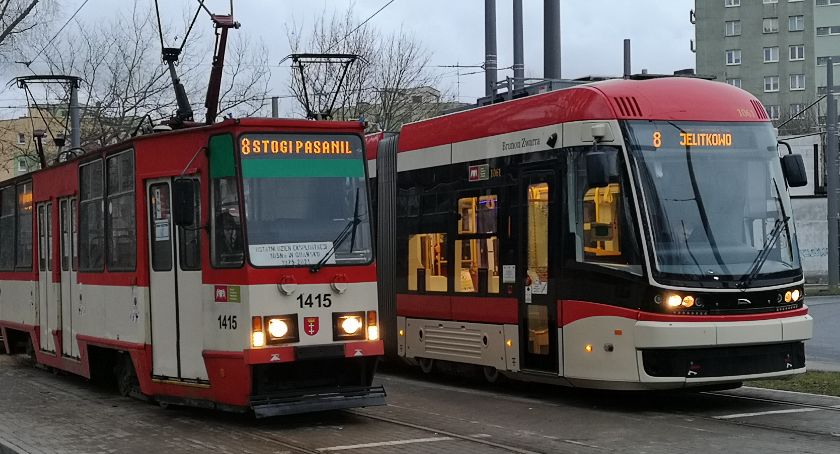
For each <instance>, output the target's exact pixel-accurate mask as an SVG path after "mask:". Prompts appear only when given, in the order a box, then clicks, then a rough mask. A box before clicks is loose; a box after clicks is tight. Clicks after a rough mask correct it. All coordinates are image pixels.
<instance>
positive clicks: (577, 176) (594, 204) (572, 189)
mask: <svg viewBox="0 0 840 454" xmlns="http://www.w3.org/2000/svg"><path fill="white" fill-rule="evenodd" d="M599 151H601V152H604V153H606V155H607V158H608V159H607V161H608V162H609V167H610V169H609V170H610V175H611V177H610V182H609V184H607V185H606V186H600V187H596V186H592V185H591V184H590V183H589V181H588V178H587V174H586V154H587V153H589V152H590V151H589V148H587V147H581V148H580V149H575V150H574V151H573V152H571V153H569V154H568V156H569V158H568V159H569V162H568V173H569V174H568V178H567V180H568V182H569V183H568V184H569V190H568V195H569V197H570V200H569V230H570V231H571V232H573V233H574V235H575V246H576V247H575V249H576V251H575V253H576V260H577V261H578V262H585V263H598V264H603V265H607V266H611V267H616V268H621V269H626V270H629V271H631V272H634V273H637V274H641V272H642V267H641V257H640V253H639V249H638V244H637V242H636V233H635V232H636V223H635V220H634V218H633V215H632V210H631V209H630V207H632V204H631V200H632V199H631V198H630V191H629V185H628V182H627V179H626V176H625V172H624V171H623V168H624V160H623V159H622V158H621V153H620V151H619V149H617V148H613V147H600V148H599Z"/></svg>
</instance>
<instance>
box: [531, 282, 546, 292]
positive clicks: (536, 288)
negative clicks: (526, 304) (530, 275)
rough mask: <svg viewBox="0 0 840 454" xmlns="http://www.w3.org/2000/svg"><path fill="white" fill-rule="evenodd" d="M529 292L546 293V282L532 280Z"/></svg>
mask: <svg viewBox="0 0 840 454" xmlns="http://www.w3.org/2000/svg"><path fill="white" fill-rule="evenodd" d="M531 293H533V294H534V295H546V294H548V282H539V281H537V282H534V283H533V284H531Z"/></svg>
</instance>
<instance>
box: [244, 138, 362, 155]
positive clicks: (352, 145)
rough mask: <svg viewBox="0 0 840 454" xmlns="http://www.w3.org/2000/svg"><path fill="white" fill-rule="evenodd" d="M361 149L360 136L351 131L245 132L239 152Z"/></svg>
mask: <svg viewBox="0 0 840 454" xmlns="http://www.w3.org/2000/svg"><path fill="white" fill-rule="evenodd" d="M356 152H359V153H360V152H361V139H359V138H358V137H357V136H353V135H350V134H333V135H328V134H244V135H242V136H240V138H239V153H240V154H241V155H242V157H249V158H255V157H259V158H267V157H277V158H341V157H352V156H353V154H354V153H356Z"/></svg>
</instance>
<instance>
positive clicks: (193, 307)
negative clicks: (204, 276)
mask: <svg viewBox="0 0 840 454" xmlns="http://www.w3.org/2000/svg"><path fill="white" fill-rule="evenodd" d="M194 181H195V186H196V190H195V194H196V201H195V207H196V219H199V217H198V207H199V206H200V205H199V202H198V200H197V199H198V193H199V191H198V180H194ZM171 183H172V181H171V179H170V178H166V179H157V180H149V181H147V182H146V194H147V197H148V206H149V223H148V224H149V249H150V251H149V253H150V259H151V260H150V261H149V267H150V270H149V274H150V303H151V306H150V307H151V321H152V373H153V375H154V376H156V377H161V378H170V379H178V380H207V378H208V376H207V371H206V369H205V367H204V357H203V356H202V351H203V350H204V328H203V325H204V317H203V315H202V302H201V292H202V289H201V259H200V257H201V254H200V248H199V240H200V233H201V232H200V230H199V229H198V228H194V229H184V228H181V227H176V226H175V225H174V219H173V217H172V210H171V207H172V184H171Z"/></svg>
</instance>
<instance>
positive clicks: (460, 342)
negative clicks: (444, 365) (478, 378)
mask: <svg viewBox="0 0 840 454" xmlns="http://www.w3.org/2000/svg"><path fill="white" fill-rule="evenodd" d="M424 331H425V335H424V336H423V338H424V343H425V350H426V352H427V353H434V354H436V355H439V356H450V357H460V358H481V353H482V350H483V345H482V335H481V332H479V331H477V330H471V329H460V328H449V327H440V328H439V327H435V328H431V327H427V328H426V329H424Z"/></svg>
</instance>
